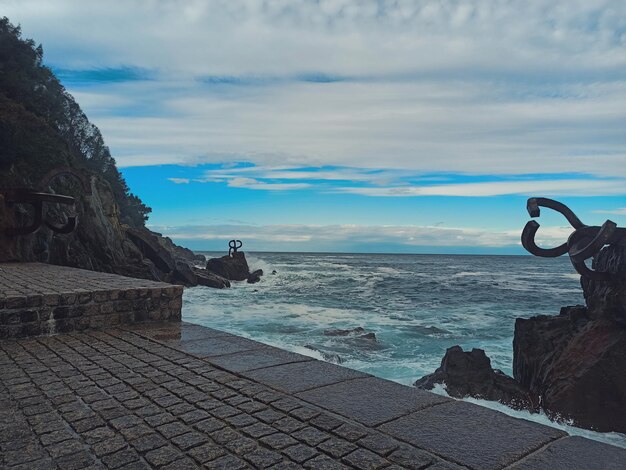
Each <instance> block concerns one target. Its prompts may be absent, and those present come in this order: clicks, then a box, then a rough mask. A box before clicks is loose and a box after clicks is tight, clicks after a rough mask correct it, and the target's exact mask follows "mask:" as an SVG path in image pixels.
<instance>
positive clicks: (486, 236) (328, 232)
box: [151, 224, 572, 250]
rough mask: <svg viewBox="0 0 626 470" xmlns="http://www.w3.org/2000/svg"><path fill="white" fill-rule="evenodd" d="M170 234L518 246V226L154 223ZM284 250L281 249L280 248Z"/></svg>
mask: <svg viewBox="0 0 626 470" xmlns="http://www.w3.org/2000/svg"><path fill="white" fill-rule="evenodd" d="M151 229H153V230H156V231H158V232H161V233H163V234H165V235H167V236H169V237H172V238H174V239H178V240H186V241H190V240H191V241H197V242H198V241H206V242H210V241H213V242H215V241H218V242H219V241H222V240H223V241H224V242H227V241H228V240H232V239H241V240H244V241H245V243H246V245H248V246H250V247H251V248H252V249H257V250H258V249H263V247H267V246H268V245H269V246H275V245H279V244H282V248H284V249H299V247H300V249H301V246H302V245H305V244H306V245H308V246H316V247H325V246H333V247H338V246H339V247H341V246H354V245H368V244H369V245H372V244H394V245H397V246H404V247H406V248H415V247H421V246H434V247H454V246H457V247H513V246H519V245H520V233H521V231H520V230H516V231H487V230H482V229H475V228H445V227H440V226H437V227H435V226H414V225H407V226H367V225H289V224H281V225H254V226H253V225H208V226H201V225H189V226H180V227H158V226H157V227H151ZM571 231H572V229H571V227H569V228H568V227H545V228H544V227H542V228H541V230H540V231H539V232H538V234H537V241H538V243H540V244H545V245H560V244H561V243H563V241H564V240H567V237H568V235H569V234H570V233H571ZM282 248H281V249H282Z"/></svg>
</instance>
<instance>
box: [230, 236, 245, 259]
mask: <svg viewBox="0 0 626 470" xmlns="http://www.w3.org/2000/svg"><path fill="white" fill-rule="evenodd" d="M242 246H243V242H242V241H241V240H231V241H229V242H228V256H231V257H232V256H233V255H234V254H235V253H237V252H238V250H239V248H241V247H242Z"/></svg>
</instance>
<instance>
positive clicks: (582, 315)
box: [415, 245, 626, 433]
mask: <svg viewBox="0 0 626 470" xmlns="http://www.w3.org/2000/svg"><path fill="white" fill-rule="evenodd" d="M593 268H594V269H595V270H597V271H601V272H611V273H613V276H612V280H610V281H594V280H589V279H586V278H582V279H581V285H582V288H583V292H584V295H585V300H586V303H587V305H586V306H583V305H576V306H573V307H563V308H562V309H561V312H560V314H559V315H557V316H547V315H540V316H536V317H532V318H528V319H524V318H518V319H517V320H516V322H515V336H514V339H513V376H514V379H515V380H513V379H511V378H510V377H507V376H505V375H504V374H502V373H501V372H500V371H497V370H495V371H494V370H492V369H491V365H490V361H489V359H488V358H487V357H486V356H485V355H484V352H483V351H481V350H476V349H475V350H473V351H472V352H471V353H464V352H463V351H462V350H461V348H459V347H458V346H455V347H453V348H450V349H449V350H448V352H447V353H446V356H445V357H444V359H443V360H442V362H441V367H440V368H439V369H437V371H436V372H435V373H434V374H431V375H428V376H426V377H423V378H422V379H420V380H418V381H417V382H416V383H415V385H416V386H420V387H422V388H432V386H433V385H434V384H435V383H443V382H445V383H446V386H447V388H448V393H450V395H452V396H456V397H462V396H474V397H480V398H485V399H488V400H498V401H501V402H503V403H506V404H508V405H510V406H513V407H515V408H519V407H524V408H528V409H530V410H531V411H534V410H535V409H537V405H536V404H537V403H539V407H540V408H541V409H542V410H543V411H545V412H546V414H548V416H550V417H552V418H553V419H557V420H559V419H566V420H572V421H573V422H574V424H575V425H577V426H580V427H584V428H589V429H593V430H596V431H600V432H610V431H616V432H621V433H626V373H625V371H626V247H623V246H619V245H612V246H606V247H604V248H603V249H602V250H601V251H600V253H599V254H598V255H597V256H596V257H595V259H594V266H593ZM524 396H525V397H526V399H524ZM537 400H538V401H537Z"/></svg>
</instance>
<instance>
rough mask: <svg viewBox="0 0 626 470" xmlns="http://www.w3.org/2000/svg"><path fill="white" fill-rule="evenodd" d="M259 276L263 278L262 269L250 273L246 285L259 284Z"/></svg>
mask: <svg viewBox="0 0 626 470" xmlns="http://www.w3.org/2000/svg"><path fill="white" fill-rule="evenodd" d="M261 276H263V270H262V269H257V270H256V271H253V272H251V273H250V275H249V276H248V284H255V283H257V282H259V281H260V280H261Z"/></svg>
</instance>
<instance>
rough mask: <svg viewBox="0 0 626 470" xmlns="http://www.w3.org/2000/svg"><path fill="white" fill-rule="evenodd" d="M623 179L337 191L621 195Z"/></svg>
mask: <svg viewBox="0 0 626 470" xmlns="http://www.w3.org/2000/svg"><path fill="white" fill-rule="evenodd" d="M625 185H626V180H625V179H616V180H592V179H590V180H581V179H575V180H543V181H498V182H487V183H465V184H446V185H433V186H395V187H386V188H371V187H368V188H364V187H344V188H337V189H336V191H337V192H343V193H349V194H360V195H363V196H384V197H410V196H465V197H468V196H469V197H487V196H503V195H512V194H515V195H530V194H543V195H545V196H605V195H609V194H625V193H626V186H625Z"/></svg>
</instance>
